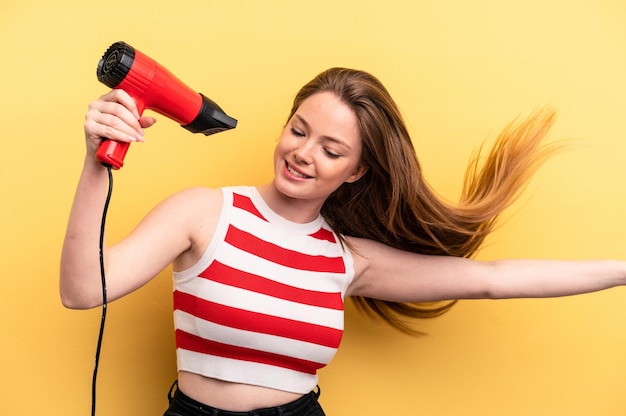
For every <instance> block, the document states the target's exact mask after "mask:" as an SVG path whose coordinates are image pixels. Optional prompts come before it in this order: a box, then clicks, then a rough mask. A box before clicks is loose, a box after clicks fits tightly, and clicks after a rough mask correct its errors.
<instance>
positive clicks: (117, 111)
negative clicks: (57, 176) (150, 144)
mask: <svg viewBox="0 0 626 416" xmlns="http://www.w3.org/2000/svg"><path fill="white" fill-rule="evenodd" d="M154 123H156V119H155V118H154V117H141V116H140V115H139V111H138V110H137V105H136V103H135V100H134V99H133V98H132V97H131V96H130V95H128V93H127V92H126V91H124V90H119V89H116V90H112V91H110V92H109V93H107V94H105V95H103V96H102V97H100V98H99V99H98V100H96V101H93V102H92V103H90V104H89V108H88V110H87V114H86V115H85V140H86V143H87V155H88V157H90V158H91V159H93V158H94V156H95V154H96V151H97V150H98V147H99V146H100V143H101V142H102V140H103V139H105V138H106V139H110V140H116V141H120V142H128V143H132V142H143V141H144V131H143V129H144V128H148V127H150V126H152V125H153V124H154Z"/></svg>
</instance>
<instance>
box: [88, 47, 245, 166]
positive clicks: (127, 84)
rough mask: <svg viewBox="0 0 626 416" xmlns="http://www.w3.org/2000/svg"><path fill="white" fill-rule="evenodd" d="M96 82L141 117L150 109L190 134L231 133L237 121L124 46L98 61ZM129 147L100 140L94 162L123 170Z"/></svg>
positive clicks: (109, 50)
mask: <svg viewBox="0 0 626 416" xmlns="http://www.w3.org/2000/svg"><path fill="white" fill-rule="evenodd" d="M97 75H98V80H99V81H100V82H102V83H103V84H105V85H106V86H108V87H111V88H120V89H123V90H124V91H126V92H127V93H128V94H129V95H130V96H131V97H132V98H133V99H134V100H135V102H136V103H137V109H138V111H139V114H140V115H141V114H142V113H143V111H144V110H145V109H151V110H154V111H156V112H157V113H160V114H162V115H164V116H166V117H168V118H171V119H172V120H174V121H176V122H177V123H179V124H180V125H181V126H182V127H184V128H186V129H187V130H189V131H191V132H192V133H204V135H206V136H208V135H210V134H214V133H218V132H221V131H224V130H228V129H232V128H234V127H236V126H237V120H235V119H234V118H232V117H229V116H228V115H226V113H224V111H222V109H221V108H220V107H219V106H218V105H217V104H215V103H214V102H213V101H212V100H210V99H208V98H207V97H205V96H204V95H202V94H200V93H197V92H195V91H193V90H192V89H190V88H189V87H188V86H187V85H185V84H184V83H182V82H181V81H180V80H179V79H178V78H176V77H175V76H174V75H172V74H171V73H170V72H169V71H168V70H167V69H165V68H163V67H162V66H161V65H159V64H158V63H157V62H155V61H154V60H153V59H150V58H149V57H147V56H146V55H144V54H142V53H141V52H139V51H138V50H136V49H134V48H133V47H131V46H129V45H128V44H126V43H124V42H117V43H114V44H113V45H111V46H110V47H109V49H107V51H106V52H105V53H104V55H103V56H102V59H100V62H99V63H98V70H97ZM128 146H129V143H123V142H116V141H114V140H106V139H105V140H103V141H102V143H101V144H100V147H99V148H98V151H97V152H96V159H97V160H98V161H100V162H101V163H102V164H104V165H109V166H111V168H113V169H119V168H121V167H122V166H124V157H125V156H126V151H127V150H128Z"/></svg>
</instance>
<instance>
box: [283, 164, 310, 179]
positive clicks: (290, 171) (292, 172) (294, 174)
mask: <svg viewBox="0 0 626 416" xmlns="http://www.w3.org/2000/svg"><path fill="white" fill-rule="evenodd" d="M285 166H286V167H287V170H288V171H289V173H291V174H292V175H293V176H295V177H297V178H302V179H311V178H312V176H308V175H305V174H303V173H300V172H298V171H297V170H295V169H294V168H292V167H291V166H290V165H289V163H288V162H286V161H285Z"/></svg>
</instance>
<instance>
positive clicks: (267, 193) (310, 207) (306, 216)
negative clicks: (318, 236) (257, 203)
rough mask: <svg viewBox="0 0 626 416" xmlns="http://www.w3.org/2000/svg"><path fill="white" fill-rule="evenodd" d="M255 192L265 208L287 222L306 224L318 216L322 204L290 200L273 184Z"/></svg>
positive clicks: (258, 188) (260, 187) (263, 186)
mask: <svg viewBox="0 0 626 416" xmlns="http://www.w3.org/2000/svg"><path fill="white" fill-rule="evenodd" d="M257 190H258V191H259V194H260V195H261V197H262V198H263V201H265V203H266V204H267V206H268V207H270V208H271V209H272V211H274V212H275V213H276V214H278V215H280V216H281V217H283V218H284V219H286V220H288V221H291V222H295V223H299V224H306V223H309V222H311V221H315V220H316V219H317V218H318V217H319V215H320V210H321V208H322V204H321V203H320V202H319V201H313V200H303V199H297V198H291V197H289V196H287V195H285V194H283V193H281V192H280V191H279V190H278V189H276V186H274V182H270V183H268V184H266V185H262V186H258V187H257Z"/></svg>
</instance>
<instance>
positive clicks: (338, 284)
mask: <svg viewBox="0 0 626 416" xmlns="http://www.w3.org/2000/svg"><path fill="white" fill-rule="evenodd" d="M215 260H217V261H219V262H220V263H222V264H225V265H227V266H229V267H232V268H233V269H237V270H241V271H244V272H247V273H251V274H254V275H257V276H262V277H266V278H268V279H270V280H273V281H276V282H279V283H283V284H286V285H289V286H293V287H297V288H300V289H306V290H314V291H318V292H327V293H338V292H341V291H342V289H344V287H345V286H346V279H348V277H346V275H345V274H343V273H327V272H314V271H310V270H298V269H292V268H290V267H287V266H282V265H280V264H277V263H273V262H271V261H269V260H266V259H263V258H261V257H257V256H255V255H253V254H250V253H248V252H246V251H243V250H240V249H238V248H236V247H233V246H231V245H230V244H226V243H224V244H222V245H221V246H220V247H219V249H218V250H217V252H216V253H215Z"/></svg>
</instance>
